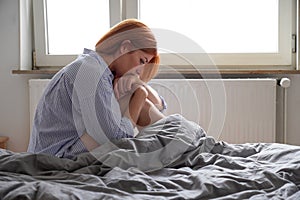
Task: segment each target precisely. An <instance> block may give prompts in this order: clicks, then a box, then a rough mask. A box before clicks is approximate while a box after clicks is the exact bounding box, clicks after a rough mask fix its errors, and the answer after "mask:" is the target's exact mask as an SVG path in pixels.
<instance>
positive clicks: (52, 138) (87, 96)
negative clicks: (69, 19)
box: [28, 19, 165, 158]
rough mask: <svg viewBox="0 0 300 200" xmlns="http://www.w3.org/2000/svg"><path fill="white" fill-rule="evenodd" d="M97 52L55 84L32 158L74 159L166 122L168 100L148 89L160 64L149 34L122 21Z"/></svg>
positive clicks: (44, 100)
mask: <svg viewBox="0 0 300 200" xmlns="http://www.w3.org/2000/svg"><path fill="white" fill-rule="evenodd" d="M95 49H96V50H95V51H93V50H88V49H85V50H84V52H83V54H82V55H80V56H79V57H78V58H77V59H76V60H75V61H73V62H72V63H70V64H69V65H67V66H66V67H64V68H63V69H61V70H60V71H59V72H58V73H57V74H56V75H55V76H54V77H53V78H52V79H51V82H50V83H49V85H48V86H47V88H46V89H45V92H44V94H43V96H42V97H41V100H40V102H39V104H38V106H37V109H36V114H35V118H34V123H33V130H32V133H31V137H30V143H29V147H28V151H29V152H34V153H47V154H52V155H55V156H58V157H66V158H72V157H74V156H76V155H78V154H80V153H83V152H86V151H88V150H91V149H93V148H95V147H97V146H98V145H101V144H103V143H105V142H107V141H108V140H109V139H119V138H127V137H133V136H134V131H133V129H134V127H135V126H146V125H148V124H150V123H153V122H155V121H157V120H159V119H161V118H163V115H162V114H160V113H159V112H158V110H163V109H164V108H165V102H164V100H163V99H162V98H161V97H160V96H159V95H158V94H157V93H156V92H155V91H154V90H153V89H152V88H151V87H150V86H149V85H147V84H145V83H146V82H148V81H149V80H151V79H152V78H153V77H154V76H155V75H156V73H157V71H158V64H159V55H158V52H157V44H156V40H155V37H154V35H153V33H152V32H151V30H150V29H149V28H148V27H147V26H146V25H145V24H143V23H142V22H140V21H138V20H135V19H129V20H125V21H122V22H120V23H119V24H117V25H116V26H114V27H113V28H112V29H111V30H110V31H109V32H108V33H107V34H105V35H104V36H103V37H102V38H101V39H100V40H99V41H98V43H97V44H96V48H95ZM128 94H130V95H128ZM124 96H127V98H126V99H127V101H126V102H127V103H124V102H125V101H124V100H123V99H124V98H123V97H124ZM128 96H130V97H129V98H128ZM128 99H129V100H128ZM119 102H120V103H121V104H119ZM121 110H122V111H123V112H121Z"/></svg>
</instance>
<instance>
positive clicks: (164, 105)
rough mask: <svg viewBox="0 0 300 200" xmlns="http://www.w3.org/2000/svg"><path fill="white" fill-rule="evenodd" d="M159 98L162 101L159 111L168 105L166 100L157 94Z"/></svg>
mask: <svg viewBox="0 0 300 200" xmlns="http://www.w3.org/2000/svg"><path fill="white" fill-rule="evenodd" d="M159 98H160V99H161V102H162V109H161V110H159V111H160V112H163V111H165V110H166V109H167V107H168V105H167V102H166V100H165V99H164V98H163V96H161V95H159Z"/></svg>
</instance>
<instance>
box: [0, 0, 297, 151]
mask: <svg viewBox="0 0 300 200" xmlns="http://www.w3.org/2000/svg"><path fill="white" fill-rule="evenodd" d="M19 48H20V42H19V7H18V0H0V102H1V103H0V135H6V136H9V137H10V140H9V142H8V149H9V150H12V151H17V152H21V151H26V148H27V144H28V139H29V106H28V105H29V97H28V79H30V78H41V76H39V75H14V74H12V70H14V69H18V66H19ZM44 77H45V76H44ZM278 77H283V76H282V75H280V76H278ZM288 77H290V78H291V80H292V82H291V87H290V88H289V90H288V127H287V131H288V138H287V141H288V143H290V144H297V145H300V116H299V113H300V106H299V105H300V75H290V76H288ZM279 94H280V91H279ZM279 96H280V95H279ZM280 104H281V102H280V101H279V102H278V105H280ZM279 107H280V106H279ZM278 114H279V116H278V126H277V128H278V130H277V131H278V133H279V137H278V138H279V139H281V138H282V137H281V136H280V133H282V130H281V129H282V126H281V124H282V115H281V112H280V110H279V112H278Z"/></svg>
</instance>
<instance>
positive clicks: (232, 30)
mask: <svg viewBox="0 0 300 200" xmlns="http://www.w3.org/2000/svg"><path fill="white" fill-rule="evenodd" d="M295 8H296V0H243V1H241V0H189V1H185V0H163V1H161V0H151V1H150V0H34V19H35V21H34V26H35V49H36V57H37V60H36V64H37V66H64V65H66V64H67V63H69V62H70V61H71V60H73V59H74V58H75V57H76V55H77V54H79V53H81V52H82V49H83V48H84V47H88V48H93V45H94V44H95V43H96V42H97V41H98V39H99V38H100V37H101V35H102V34H103V33H104V32H106V31H107V30H108V29H109V27H110V26H112V25H114V24H115V23H117V22H119V21H121V20H122V19H125V18H139V19H141V20H142V21H143V22H145V23H146V24H147V25H149V27H150V28H153V31H154V33H155V34H156V37H157V39H158V45H159V48H160V52H161V57H162V64H165V65H174V66H177V67H180V68H186V69H188V66H189V65H193V66H199V67H200V68H201V69H203V68H208V67H209V65H214V64H216V65H217V66H218V67H219V68H220V69H232V68H233V69H237V68H238V69H252V68H255V69H274V68H275V69H292V68H295V63H294V62H295V61H294V60H295V59H294V57H295V55H294V54H293V52H292V49H293V47H294V43H293V34H294V33H296V25H295V24H296V11H295V10H296V9H295ZM207 58H209V59H210V60H211V62H208V61H207V62H206V60H208V59H207ZM203 61H204V62H203Z"/></svg>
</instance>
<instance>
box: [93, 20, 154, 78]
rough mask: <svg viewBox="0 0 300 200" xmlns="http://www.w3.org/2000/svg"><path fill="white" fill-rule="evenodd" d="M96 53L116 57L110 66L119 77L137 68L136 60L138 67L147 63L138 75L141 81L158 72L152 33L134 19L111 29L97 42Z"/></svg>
mask: <svg viewBox="0 0 300 200" xmlns="http://www.w3.org/2000/svg"><path fill="white" fill-rule="evenodd" d="M96 51H97V52H98V53H100V54H108V55H117V57H116V58H115V60H114V62H113V63H112V64H113V65H115V69H114V70H115V72H117V73H118V72H119V74H120V75H121V76H122V75H123V74H124V71H126V70H127V69H128V68H130V67H131V68H134V67H137V66H136V62H137V60H138V61H139V63H140V64H139V65H141V64H142V63H143V62H145V64H146V63H149V64H148V65H147V66H146V67H144V70H143V72H142V74H141V75H140V76H141V79H142V80H143V81H146V82H147V81H149V80H150V79H152V78H153V77H154V76H155V75H156V73H157V71H158V64H159V55H158V52H157V42H156V39H155V37H154V35H153V33H152V31H151V30H150V29H149V28H148V27H147V26H146V25H145V24H144V23H142V22H140V21H138V20H136V19H127V20H124V21H122V22H120V23H119V24H117V25H115V26H114V27H112V28H111V29H110V31H109V32H107V33H106V34H105V35H104V36H103V37H102V38H101V39H100V40H99V41H98V42H97V44H96ZM141 59H142V60H141ZM134 60H135V61H134ZM131 61H132V62H131ZM122 68H123V69H122Z"/></svg>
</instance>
